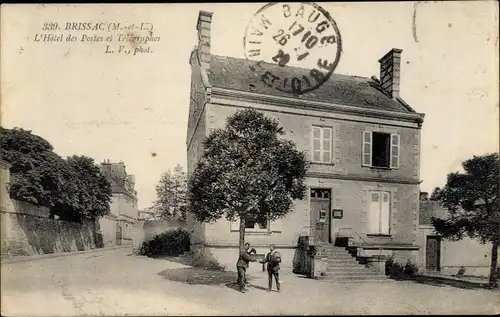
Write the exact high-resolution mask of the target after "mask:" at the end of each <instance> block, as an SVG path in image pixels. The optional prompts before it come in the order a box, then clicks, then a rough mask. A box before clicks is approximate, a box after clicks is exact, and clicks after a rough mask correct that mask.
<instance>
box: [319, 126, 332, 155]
mask: <svg viewBox="0 0 500 317" xmlns="http://www.w3.org/2000/svg"><path fill="white" fill-rule="evenodd" d="M321 131H322V134H323V135H322V144H321V152H322V158H321V160H322V162H323V163H331V162H332V129H331V128H323V129H321Z"/></svg>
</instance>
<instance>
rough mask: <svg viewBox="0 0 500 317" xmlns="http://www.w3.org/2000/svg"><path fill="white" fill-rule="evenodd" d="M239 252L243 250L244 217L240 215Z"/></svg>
mask: <svg viewBox="0 0 500 317" xmlns="http://www.w3.org/2000/svg"><path fill="white" fill-rule="evenodd" d="M239 245H240V253H241V252H243V251H245V217H244V216H241V217H240V240H239Z"/></svg>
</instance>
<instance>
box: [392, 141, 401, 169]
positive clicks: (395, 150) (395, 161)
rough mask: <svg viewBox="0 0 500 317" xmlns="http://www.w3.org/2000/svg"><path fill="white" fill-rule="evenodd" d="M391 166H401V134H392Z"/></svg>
mask: <svg viewBox="0 0 500 317" xmlns="http://www.w3.org/2000/svg"><path fill="white" fill-rule="evenodd" d="M391 168H399V135H398V134H391Z"/></svg>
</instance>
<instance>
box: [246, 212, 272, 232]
mask: <svg viewBox="0 0 500 317" xmlns="http://www.w3.org/2000/svg"><path fill="white" fill-rule="evenodd" d="M245 228H246V229H257V230H267V229H268V228H269V221H268V220H267V216H260V217H259V216H258V217H255V216H253V215H246V217H245Z"/></svg>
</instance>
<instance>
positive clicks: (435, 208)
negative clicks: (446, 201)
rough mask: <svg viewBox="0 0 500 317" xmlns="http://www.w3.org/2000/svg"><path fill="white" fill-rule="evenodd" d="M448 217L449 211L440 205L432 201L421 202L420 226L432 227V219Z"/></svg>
mask: <svg viewBox="0 0 500 317" xmlns="http://www.w3.org/2000/svg"><path fill="white" fill-rule="evenodd" d="M447 216H448V210H447V209H446V208H444V207H443V206H441V205H439V203H437V202H435V201H431V200H427V201H420V217H419V224H421V225H431V224H432V221H431V218H432V217H436V218H441V219H443V218H446V217H447Z"/></svg>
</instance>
